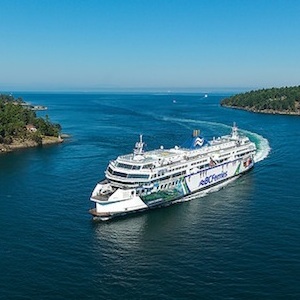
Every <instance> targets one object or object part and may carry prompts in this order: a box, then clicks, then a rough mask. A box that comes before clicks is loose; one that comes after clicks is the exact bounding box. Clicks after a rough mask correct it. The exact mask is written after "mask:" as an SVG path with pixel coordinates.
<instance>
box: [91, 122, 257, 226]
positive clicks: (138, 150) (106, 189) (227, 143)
mask: <svg viewBox="0 0 300 300" xmlns="http://www.w3.org/2000/svg"><path fill="white" fill-rule="evenodd" d="M144 146H145V144H144V142H143V137H142V135H140V140H139V141H138V142H137V143H136V144H135V148H134V150H133V153H131V154H127V155H121V156H119V157H117V159H116V160H113V161H111V162H110V163H109V165H108V167H107V169H106V171H105V177H106V178H105V179H104V180H102V181H100V182H99V183H98V184H97V185H96V187H95V188H94V190H93V192H92V195H91V198H90V200H91V201H92V202H94V203H95V208H92V209H90V211H89V212H90V213H91V214H92V215H93V217H94V218H95V219H101V220H103V221H105V220H109V219H111V218H113V217H117V216H123V215H126V214H129V213H133V212H138V211H143V210H147V209H150V208H155V207H162V206H167V205H170V204H172V203H174V202H175V201H176V200H178V199H180V198H183V197H186V196H189V195H191V194H194V193H197V192H200V191H202V190H206V189H209V188H211V187H213V186H216V185H219V184H221V183H224V182H225V181H227V180H229V179H231V178H233V177H235V176H239V175H241V174H243V173H245V172H246V171H248V170H250V169H251V168H252V167H253V166H254V154H255V153H256V146H255V144H254V143H253V142H251V141H250V140H249V138H248V137H246V136H243V135H240V134H239V133H238V129H237V126H236V125H235V124H234V125H233V127H232V132H231V134H229V135H225V136H221V137H218V138H213V139H212V140H210V141H207V140H205V139H204V138H203V137H202V136H200V131H199V130H194V131H193V134H192V136H191V137H190V138H189V139H188V140H187V141H186V142H185V143H184V144H183V145H182V146H181V147H178V146H175V147H174V148H171V149H164V148H163V147H161V148H160V149H156V150H151V151H145V150H144Z"/></svg>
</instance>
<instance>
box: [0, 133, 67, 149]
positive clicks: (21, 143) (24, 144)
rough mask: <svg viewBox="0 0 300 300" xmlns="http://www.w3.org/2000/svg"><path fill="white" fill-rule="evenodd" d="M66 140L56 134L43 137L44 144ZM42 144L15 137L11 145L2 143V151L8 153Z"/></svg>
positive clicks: (0, 145) (0, 147)
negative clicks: (55, 135)
mask: <svg viewBox="0 0 300 300" xmlns="http://www.w3.org/2000/svg"><path fill="white" fill-rule="evenodd" d="M63 141H64V140H63V139H62V138H61V137H60V136H59V137H54V136H44V137H43V138H42V146H46V145H52V144H60V143H62V142H63ZM37 146H41V145H39V144H38V143H37V142H35V141H32V140H21V139H14V140H13V142H12V143H11V144H9V145H6V144H0V153H8V152H12V151H15V150H19V149H26V148H32V147H37Z"/></svg>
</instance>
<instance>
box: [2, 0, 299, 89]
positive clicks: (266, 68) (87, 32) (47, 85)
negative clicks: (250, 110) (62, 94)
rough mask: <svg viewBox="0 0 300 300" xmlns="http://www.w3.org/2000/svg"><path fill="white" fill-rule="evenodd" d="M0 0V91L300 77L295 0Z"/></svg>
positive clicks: (213, 84)
mask: <svg viewBox="0 0 300 300" xmlns="http://www.w3.org/2000/svg"><path fill="white" fill-rule="evenodd" d="M0 4H1V10H0V34H1V40H0V45H1V46H0V57H1V59H0V65H1V71H2V72H1V73H0V90H2V91H27V90H28V91H29V90H30V91H43V90H47V91H59V90H64V91H75V90H76V91H79V90H80V91H98V90H136V91H138V90H150V89H152V90H158V91H168V90H170V91H174V90H195V91H196V90H197V91H203V92H206V91H207V92H210V91H226V90H232V89H234V90H246V89H248V88H249V89H254V88H268V87H282V86H293V85H299V78H300V60H299V54H298V53H300V39H299V37H298V35H299V34H298V31H299V28H300V18H299V13H300V2H298V1H296V0H289V1H282V0H273V1H267V0H265V1H259V0H254V1H238V0H231V1H229V0H228V1H226V0H223V1H222V0H202V1H194V0H191V1H183V0H173V1H171V0H169V1H168V0H161V1H146V0H128V1H121V0H115V1H109V0H103V1H96V0H90V1H81V0H77V1H73V0H60V1H58V0H49V1H47V0H45V1H38V0H28V1H22V0H0Z"/></svg>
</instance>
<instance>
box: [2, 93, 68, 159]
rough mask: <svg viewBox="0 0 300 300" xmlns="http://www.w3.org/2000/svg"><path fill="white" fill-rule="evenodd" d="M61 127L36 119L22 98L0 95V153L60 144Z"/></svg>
mask: <svg viewBox="0 0 300 300" xmlns="http://www.w3.org/2000/svg"><path fill="white" fill-rule="evenodd" d="M60 132H61V126H60V124H54V123H52V122H50V120H49V117H48V115H46V117H45V118H41V117H37V115H36V112H35V111H34V110H32V109H30V108H29V107H28V105H26V103H25V102H24V101H23V99H22V98H17V99H15V98H14V97H13V96H11V95H5V94H0V153H1V152H2V153H3V152H10V151H12V150H15V149H21V148H28V147H35V146H38V145H46V144H54V143H60V142H62V141H63V140H62V139H61V137H60Z"/></svg>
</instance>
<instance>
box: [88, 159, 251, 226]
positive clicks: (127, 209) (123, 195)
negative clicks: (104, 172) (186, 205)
mask: <svg viewBox="0 0 300 300" xmlns="http://www.w3.org/2000/svg"><path fill="white" fill-rule="evenodd" d="M253 166H254V160H253V155H250V156H248V157H244V158H243V159H236V160H233V161H231V162H226V163H224V164H220V165H218V166H211V167H209V168H207V169H204V170H202V171H198V172H195V173H193V174H189V175H186V176H185V177H184V178H182V180H181V181H180V182H179V183H178V184H177V185H176V186H175V187H174V188H173V189H168V190H165V191H164V193H163V194H162V193H161V192H157V193H155V192H150V193H149V195H150V197H149V196H145V197H141V196H137V195H136V191H135V190H133V189H132V190H122V189H118V190H117V192H115V193H114V194H113V195H112V196H114V197H112V196H111V197H110V198H109V200H103V201H101V200H100V199H99V198H98V199H97V196H96V195H97V194H98V191H99V190H101V189H102V188H103V184H101V183H99V184H97V186H96V187H95V189H94V191H93V194H92V196H91V200H92V201H93V202H95V203H96V207H95V209H92V210H90V213H91V214H92V215H93V216H94V217H95V218H99V219H101V220H103V221H105V220H109V219H111V218H113V217H117V216H124V215H126V214H129V213H133V212H139V211H144V210H147V209H150V208H155V207H161V206H166V205H170V204H172V203H174V202H175V201H176V200H178V199H180V198H183V197H186V196H189V195H192V194H194V193H198V192H200V191H203V190H206V189H209V188H211V187H213V186H217V185H219V184H222V183H224V182H225V181H227V180H229V179H231V178H233V177H235V176H239V175H241V174H243V173H245V172H247V171H249V170H250V169H251V168H252V167H253ZM168 192H169V193H170V194H168ZM156 194H157V195H156ZM147 197H148V198H150V199H147Z"/></svg>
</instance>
